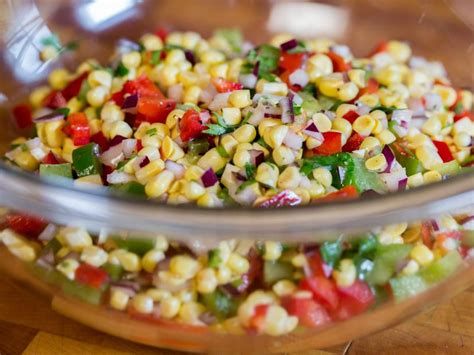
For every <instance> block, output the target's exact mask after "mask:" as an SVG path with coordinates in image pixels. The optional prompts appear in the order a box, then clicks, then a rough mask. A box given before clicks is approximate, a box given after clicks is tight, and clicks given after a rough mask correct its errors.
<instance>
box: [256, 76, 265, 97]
mask: <svg viewBox="0 0 474 355" xmlns="http://www.w3.org/2000/svg"><path fill="white" fill-rule="evenodd" d="M266 83H268V81H267V80H265V79H259V80H258V81H257V84H256V85H255V91H256V92H257V93H258V94H262V93H263V86H264V85H265V84H266Z"/></svg>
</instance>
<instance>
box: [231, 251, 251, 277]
mask: <svg viewBox="0 0 474 355" xmlns="http://www.w3.org/2000/svg"><path fill="white" fill-rule="evenodd" d="M226 265H227V267H229V268H230V269H231V270H232V271H233V272H234V273H235V274H237V275H242V274H245V273H246V272H247V271H248V270H249V267H250V264H249V261H248V260H247V259H246V258H244V257H243V256H240V255H239V254H236V253H231V254H230V256H229V260H227V263H226Z"/></svg>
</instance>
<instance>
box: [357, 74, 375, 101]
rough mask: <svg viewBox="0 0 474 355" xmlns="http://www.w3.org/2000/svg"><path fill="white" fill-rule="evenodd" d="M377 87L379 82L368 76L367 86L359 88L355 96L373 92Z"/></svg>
mask: <svg viewBox="0 0 474 355" xmlns="http://www.w3.org/2000/svg"><path fill="white" fill-rule="evenodd" d="M378 89H379V83H378V81H377V80H375V79H374V78H370V79H369V80H368V81H367V86H366V87H365V88H362V89H360V90H359V93H358V94H357V98H359V97H361V96H363V95H365V94H375V93H376V92H377V90H378Z"/></svg>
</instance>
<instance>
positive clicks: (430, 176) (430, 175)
mask: <svg viewBox="0 0 474 355" xmlns="http://www.w3.org/2000/svg"><path fill="white" fill-rule="evenodd" d="M442 179H443V177H442V176H441V174H440V173H439V172H437V171H436V170H430V171H427V172H426V173H424V174H423V182H424V183H425V184H431V183H433V182H438V181H441V180H442Z"/></svg>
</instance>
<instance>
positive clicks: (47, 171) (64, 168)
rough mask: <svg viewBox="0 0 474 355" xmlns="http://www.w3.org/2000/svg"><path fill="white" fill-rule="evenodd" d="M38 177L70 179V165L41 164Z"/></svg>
mask: <svg viewBox="0 0 474 355" xmlns="http://www.w3.org/2000/svg"><path fill="white" fill-rule="evenodd" d="M39 173H40V176H44V177H63V178H67V179H72V165H71V164H70V163H64V164H41V165H40V168H39Z"/></svg>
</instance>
